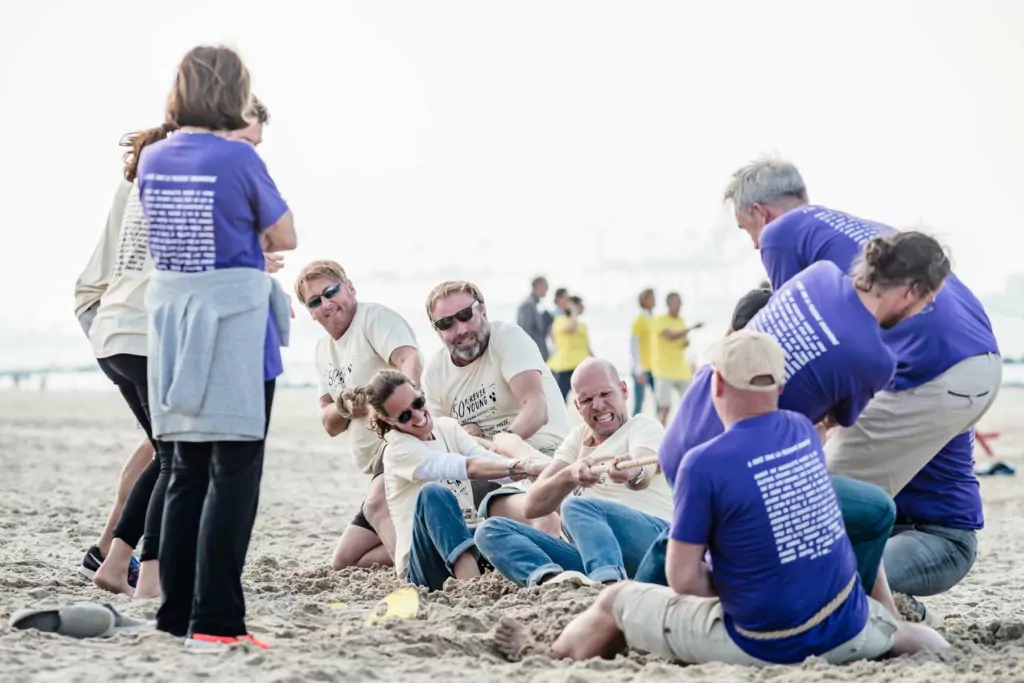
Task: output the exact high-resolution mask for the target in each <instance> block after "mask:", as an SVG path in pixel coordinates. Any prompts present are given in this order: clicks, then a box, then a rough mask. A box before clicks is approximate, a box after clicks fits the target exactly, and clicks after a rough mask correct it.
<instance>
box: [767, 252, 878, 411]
mask: <svg viewBox="0 0 1024 683" xmlns="http://www.w3.org/2000/svg"><path fill="white" fill-rule="evenodd" d="M747 329H751V330H756V331H758V332H765V333H766V334H770V335H771V336H772V337H774V338H775V341H777V342H778V343H779V346H781V347H782V350H783V352H784V354H785V357H786V386H785V388H784V389H783V392H782V396H781V397H780V398H779V408H781V409H783V410H792V411H794V412H797V413H800V414H801V415H804V416H806V417H807V418H808V419H810V421H811V422H813V423H815V424H817V423H818V422H820V421H821V420H822V418H824V417H825V415H827V414H828V413H829V412H830V411H831V412H834V413H835V417H836V421H837V422H838V423H839V424H840V425H842V426H843V427H849V426H850V425H852V424H853V423H855V422H856V421H857V418H858V417H860V414H861V412H862V411H863V410H864V406H866V405H867V404H868V401H870V400H871V398H872V397H873V396H874V395H875V394H876V393H877V392H879V391H881V390H882V389H884V388H885V387H886V385H888V384H889V381H890V380H891V379H892V375H893V371H895V369H896V359H895V358H893V355H892V352H890V351H889V348H888V347H887V346H886V345H885V343H884V342H883V341H882V334H881V329H882V328H881V327H879V326H878V321H877V320H875V316H874V315H872V314H871V312H870V311H868V309H867V308H866V307H865V306H864V304H863V303H861V301H860V298H859V297H858V296H857V290H856V288H854V286H853V283H852V282H851V280H850V278H848V277H847V276H846V275H845V274H843V271H841V270H839V268H838V267H837V266H836V265H835V264H833V263H829V262H827V261H826V262H819V263H815V264H812V265H811V266H809V267H808V268H806V269H805V270H803V271H801V272H800V273H798V274H796V275H795V276H794V277H792V278H790V279H789V280H788V281H787V282H786V283H785V284H784V285H782V286H781V287H779V288H778V289H777V290H776V291H775V293H774V294H772V298H771V299H770V300H769V301H768V303H767V305H765V307H764V308H762V309H761V310H760V311H758V313H757V315H755V316H754V317H753V318H752V319H751V321H750V322H749V323H747Z"/></svg>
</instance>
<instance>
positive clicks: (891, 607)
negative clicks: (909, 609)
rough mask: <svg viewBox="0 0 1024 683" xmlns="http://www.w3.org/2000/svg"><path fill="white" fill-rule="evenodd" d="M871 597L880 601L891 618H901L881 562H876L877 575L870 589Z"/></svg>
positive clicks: (899, 619)
mask: <svg viewBox="0 0 1024 683" xmlns="http://www.w3.org/2000/svg"><path fill="white" fill-rule="evenodd" d="M871 597H872V598H874V599H875V600H876V601H877V602H880V603H882V607H884V608H885V609H886V610H888V611H889V614H891V615H892V618H893V619H895V620H896V621H902V620H903V617H901V616H900V611H899V609H898V608H897V607H896V600H894V599H893V597H892V591H891V590H889V580H888V579H886V578H885V565H884V564H883V563H881V562H879V563H878V576H876V577H875V585H874V587H873V588H872V589H871Z"/></svg>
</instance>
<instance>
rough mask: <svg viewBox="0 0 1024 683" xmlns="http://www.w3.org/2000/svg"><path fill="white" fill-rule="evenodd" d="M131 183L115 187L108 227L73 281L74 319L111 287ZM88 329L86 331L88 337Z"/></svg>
mask: <svg viewBox="0 0 1024 683" xmlns="http://www.w3.org/2000/svg"><path fill="white" fill-rule="evenodd" d="M131 189H132V183H130V182H128V181H127V180H124V179H122V180H121V182H120V183H119V184H118V186H117V192H116V193H115V195H114V202H113V204H111V206H110V212H109V213H108V214H107V225H106V227H105V228H104V229H103V233H102V234H101V235H100V239H99V242H97V243H96V248H95V249H93V252H92V255H91V256H90V257H89V262H88V263H86V264H85V268H84V269H83V270H82V272H81V274H80V275H79V276H78V280H77V281H76V282H75V317H76V318H81V317H82V314H83V313H85V312H86V311H87V310H88V309H89V308H91V307H92V306H93V304H96V303H99V300H100V297H102V296H103V292H104V291H106V289H107V285H109V284H110V274H111V273H112V272H113V271H114V260H115V259H116V258H117V239H118V235H120V234H121V219H122V217H123V215H124V207H125V204H126V203H127V202H128V194H129V193H130V192H131ZM88 332H89V330H86V334H88Z"/></svg>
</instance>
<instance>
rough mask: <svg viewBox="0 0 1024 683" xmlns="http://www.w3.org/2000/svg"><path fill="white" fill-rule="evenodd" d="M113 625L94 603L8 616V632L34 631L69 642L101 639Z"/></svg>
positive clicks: (103, 609)
mask: <svg viewBox="0 0 1024 683" xmlns="http://www.w3.org/2000/svg"><path fill="white" fill-rule="evenodd" d="M115 622H116V618H115V617H114V613H113V612H111V611H110V610H109V609H107V608H106V607H104V606H103V605H97V604H94V603H80V604H76V605H69V606H67V607H61V608H51V609H22V610H18V611H17V612H15V613H14V614H13V615H12V616H11V628H16V629H36V630H37V631H44V632H46V633H59V634H60V635H62V636H70V637H72V638H95V637H97V636H101V635H103V634H105V633H106V632H107V631H109V630H111V629H112V628H114V624H115Z"/></svg>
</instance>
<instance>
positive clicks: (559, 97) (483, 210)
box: [0, 0, 1024, 335]
mask: <svg viewBox="0 0 1024 683" xmlns="http://www.w3.org/2000/svg"><path fill="white" fill-rule="evenodd" d="M428 10H429V11H428ZM1022 35H1024V2H1017V1H1015V0H1005V1H1003V2H997V1H995V0H992V1H989V2H986V1H984V0H968V1H965V2H952V1H947V2H942V1H939V0H927V1H921V2H900V1H898V0H888V1H870V0H868V1H866V0H855V1H852V2H845V1H840V0H830V1H829V2H821V1H817V2H814V1H807V2H790V1H762V0H751V1H749V2H741V1H738V0H736V1H732V2H726V1H722V2H683V1H681V0H680V1H676V2H642V1H640V0H628V1H626V0H623V1H622V2H617V3H611V2H594V1H581V2H558V1H555V0H548V1H545V2H529V1H525V0H517V1H516V2H486V1H484V0H479V1H473V2H470V1H467V2H453V1H448V0H431V1H430V2H411V1H410V2H406V3H402V2H390V1H386V0H368V1H366V2H335V1H331V2H327V1H324V2H312V1H309V2H303V1H301V0H288V2H284V3H282V2H273V3H270V2H267V3H263V2H257V1H254V0H244V1H237V2H236V1H233V0H220V1H212V0H211V1H205V2H190V1H188V0H180V1H178V2H175V3H172V4H168V3H163V2H160V3H158V2H151V1H148V0H134V1H120V0H100V1H99V2H94V3H81V2H71V1H70V0H69V1H67V2H57V1H50V2H48V1H46V0H32V1H25V0H19V1H16V2H14V3H11V2H7V3H5V4H4V6H3V9H0V98H2V102H3V107H2V108H0V130H3V131H4V133H5V140H4V144H3V150H4V161H5V163H3V164H2V166H0V174H2V182H0V188H3V190H2V191H3V194H4V205H5V206H7V207H8V211H7V215H8V222H7V227H6V228H5V229H4V236H5V243H6V244H5V249H4V253H5V259H4V267H3V268H2V269H0V290H2V291H4V292H5V294H4V297H3V306H2V307H0V327H2V328H8V329H19V330H31V331H37V332H48V333H50V334H53V335H65V334H66V335H72V334H78V335H80V334H81V333H80V331H78V330H77V327H76V323H75V321H74V319H73V315H72V290H73V284H74V280H75V277H76V276H77V274H78V273H79V272H80V270H81V268H82V266H83V265H84V263H85V260H86V259H87V258H88V256H89V253H90V252H91V251H92V248H93V246H94V244H95V242H96V239H97V237H98V235H99V232H100V231H101V229H102V227H103V224H104V219H105V216H106V212H107V210H108V207H109V203H110V200H111V198H112V196H113V192H114V189H115V187H116V184H117V181H118V176H119V173H120V150H119V149H118V147H117V142H118V139H119V138H120V136H121V135H122V134H124V133H126V132H128V131H131V130H134V129H138V128H141V127H147V126H151V125H156V124H158V123H160V122H161V120H162V118H163V105H164V100H165V97H166V94H167V91H168V89H169V87H170V84H171V79H172V76H173V73H174V70H175V67H176V65H177V63H178V61H179V60H180V58H181V57H182V55H183V54H184V53H185V52H186V51H187V50H188V49H190V48H191V47H193V46H194V45H196V44H199V43H203V42H216V43H226V44H229V45H232V46H234V47H236V48H237V49H239V50H240V52H241V54H242V56H243V58H244V59H245V60H246V61H247V63H248V65H249V67H250V70H251V71H252V75H253V83H254V89H255V91H256V92H257V93H258V94H259V96H260V97H261V98H262V99H263V100H265V102H266V103H267V105H268V106H269V108H270V111H271V115H272V117H273V119H272V123H271V126H270V127H269V128H268V129H267V131H266V135H265V143H264V145H263V146H262V147H261V150H260V151H261V153H262V154H263V156H264V158H265V159H266V161H267V164H268V166H269V168H270V172H271V174H272V175H273V177H274V178H275V180H276V181H277V183H278V185H279V187H280V188H281V190H282V192H283V193H284V194H285V197H286V199H287V200H288V201H289V203H290V204H291V206H292V209H293V210H294V213H295V220H296V228H297V231H298V234H299V242H300V245H301V246H300V248H299V250H297V251H296V252H293V253H291V254H289V255H288V256H287V259H288V268H287V269H286V270H285V271H284V273H283V274H282V279H283V281H284V282H285V283H286V284H289V285H290V283H291V281H292V280H293V278H294V275H295V273H296V272H297V270H298V268H299V267H301V265H302V264H303V263H305V262H306V261H309V260H311V259H314V258H320V257H328V258H334V259H336V260H338V261H340V262H342V263H343V265H345V267H346V268H348V269H349V271H350V273H351V274H352V276H353V278H354V279H356V282H357V286H358V282H359V277H360V275H361V274H362V275H364V276H365V277H367V278H368V277H369V274H370V273H373V272H380V271H388V270H391V271H394V272H395V278H396V279H398V278H401V273H402V272H404V271H407V270H408V269H414V270H416V271H418V272H420V273H424V272H425V273H430V272H433V271H434V270H437V269H444V268H451V267H453V266H459V265H461V264H467V267H469V266H470V264H471V266H472V268H473V269H474V270H475V271H476V272H481V271H483V272H484V273H486V272H487V271H489V270H491V269H493V270H494V272H495V273H498V272H500V273H504V276H503V277H502V278H501V279H500V280H499V279H497V278H496V279H495V280H494V281H493V282H488V279H487V276H486V274H485V275H482V276H481V277H480V279H481V280H482V283H481V284H482V285H483V286H484V287H485V290H486V288H487V286H488V285H490V286H491V291H494V290H495V289H496V288H502V290H501V292H496V293H498V294H501V295H502V296H507V297H518V296H521V295H524V294H525V291H523V285H520V284H518V280H517V279H516V277H517V276H518V275H521V279H522V280H528V278H529V277H530V276H532V275H533V274H534V273H536V272H544V273H547V274H548V275H549V277H551V278H552V280H559V281H568V280H571V279H572V278H573V277H574V275H573V274H574V273H579V272H582V271H583V270H585V269H587V268H592V267H594V266H595V265H596V263H597V262H598V261H599V260H600V259H601V258H616V259H619V260H625V261H632V262H646V261H648V260H658V261H664V260H665V259H673V258H679V259H680V263H682V262H683V261H685V260H686V259H687V258H692V256H693V254H694V253H695V251H696V249H697V248H698V247H699V246H700V245H701V244H703V243H706V242H707V240H709V239H710V236H711V234H712V232H713V230H714V229H715V228H716V227H719V228H720V227H721V226H722V225H723V221H725V220H726V218H727V214H726V213H725V211H723V207H722V205H721V193H722V190H723V188H724V185H725V184H726V182H727V180H728V177H729V174H730V173H731V171H732V170H733V169H734V168H735V167H736V166H738V165H740V164H742V163H744V162H746V161H748V160H750V159H752V158H754V157H756V156H758V155H759V154H762V153H764V152H776V153H778V154H781V155H783V156H786V157H788V158H790V159H792V160H793V161H795V162H796V163H797V164H798V165H799V167H800V169H801V171H802V172H803V174H804V177H805V179H806V181H807V182H808V185H809V187H810V192H811V196H812V200H814V201H817V202H821V203H825V204H828V205H831V206H833V207H835V208H838V209H842V210H847V211H851V212H854V213H858V214H860V215H863V216H866V217H868V218H871V219H875V220H881V221H885V222H889V223H892V224H894V225H896V226H897V227H910V226H916V225H918V224H919V222H921V221H923V222H924V224H925V225H926V226H927V228H928V229H929V230H930V231H932V232H933V233H934V234H936V235H937V236H938V237H940V239H942V240H943V241H944V242H946V243H947V244H948V245H949V246H950V247H951V249H952V253H953V257H954V264H955V268H956V270H957V272H958V274H959V275H960V276H961V278H962V279H964V280H965V281H966V282H967V283H968V284H969V285H970V286H972V287H973V288H974V289H975V290H976V291H978V292H979V293H986V292H995V291H1000V290H1002V289H1003V287H1004V285H1005V283H1006V281H1007V277H1008V276H1010V275H1012V274H1014V273H1017V272H1021V271H1024V266H1021V263H1020V262H1021V254H1022V253H1024V249H1022V247H1024V230H1022V226H1021V211H1019V210H1018V209H1019V206H1020V201H1019V198H1020V196H1021V188H1024V124H1022V122H1024V78H1022V77H1021V73H1022V71H1024V40H1021V38H1020V36H1022ZM596 228H603V229H604V238H603V241H602V242H601V244H600V245H598V244H596V243H595V238H594V237H593V231H594V229H596ZM731 239H732V242H730V246H729V249H730V250H734V249H749V245H748V244H746V243H745V242H743V241H742V240H741V239H740V236H739V235H735V236H733V237H732V238H731ZM481 250H482V252H481ZM742 256H743V257H744V258H746V259H747V261H746V263H747V266H746V267H747V268H749V272H750V277H751V278H756V277H758V276H759V273H758V272H757V268H758V266H757V263H758V262H757V259H756V256H755V255H754V254H753V253H750V254H747V253H745V252H744V253H743V254H742ZM428 277H429V275H428ZM680 281H681V282H683V280H682V279H681V280H680ZM682 286H683V284H680V287H682ZM507 288H511V289H508V291H506V289H507ZM365 289H366V287H364V288H363V290H365ZM363 293H364V295H365V294H366V293H365V291H364V292H363ZM373 294H374V293H373V292H370V293H369V296H370V297H371V298H380V297H375V296H373ZM425 294H426V292H425V291H422V292H420V291H416V292H410V293H409V294H408V296H409V297H410V298H411V300H413V304H412V305H413V306H414V307H415V308H416V309H417V310H418V309H419V307H420V306H421V305H422V301H423V298H424V296H425ZM603 294H604V295H605V296H613V297H614V296H620V295H621V297H622V298H623V299H627V298H628V299H630V300H632V298H633V297H634V295H635V293H634V292H633V291H623V292H615V291H613V292H612V293H608V292H604V293H603ZM687 294H689V295H692V294H693V293H686V292H684V295H687ZM383 303H392V304H394V303H395V302H388V301H384V302H383ZM402 307H403V308H404V307H405V306H404V305H403V306H402Z"/></svg>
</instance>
